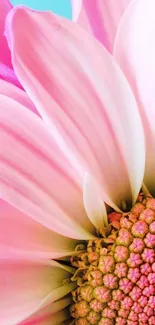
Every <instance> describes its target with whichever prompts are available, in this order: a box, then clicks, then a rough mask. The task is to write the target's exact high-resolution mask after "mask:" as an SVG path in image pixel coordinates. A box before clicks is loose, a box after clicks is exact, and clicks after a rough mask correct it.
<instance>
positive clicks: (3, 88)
mask: <svg viewBox="0 0 155 325" xmlns="http://www.w3.org/2000/svg"><path fill="white" fill-rule="evenodd" d="M0 94H1V95H5V96H8V97H10V98H12V99H15V100H17V102H19V103H21V104H22V105H24V106H26V107H27V108H28V109H30V110H31V111H33V112H34V113H36V114H37V115H38V111H37V110H36V108H35V106H34V105H33V103H32V101H31V100H30V98H29V97H28V96H27V94H26V92H25V91H24V90H22V89H19V88H18V87H16V86H15V85H12V84H11V83H9V82H7V81H4V80H1V79H0Z"/></svg>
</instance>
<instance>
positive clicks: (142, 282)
mask: <svg viewBox="0 0 155 325" xmlns="http://www.w3.org/2000/svg"><path fill="white" fill-rule="evenodd" d="M137 285H138V286H139V288H141V289H144V288H145V287H148V285H149V281H148V279H147V277H146V276H145V275H141V277H140V279H139V280H138V282H137Z"/></svg>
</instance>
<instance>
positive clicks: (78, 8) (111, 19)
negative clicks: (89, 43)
mask: <svg viewBox="0 0 155 325" xmlns="http://www.w3.org/2000/svg"><path fill="white" fill-rule="evenodd" d="M130 2H131V0H93V1H92V0H71V3H72V20H73V21H74V22H77V23H78V24H80V25H81V26H82V27H84V28H85V29H86V30H87V31H88V32H89V33H92V34H93V36H95V37H96V38H97V39H98V40H99V41H100V42H101V43H102V44H103V45H104V46H105V47H106V48H107V49H108V50H109V51H110V52H112V50H113V44H114V40H115V35H116V31H117V28H118V25H119V22H120V19H121V18H122V15H123V13H124V12H125V10H126V8H127V7H128V5H129V3H130Z"/></svg>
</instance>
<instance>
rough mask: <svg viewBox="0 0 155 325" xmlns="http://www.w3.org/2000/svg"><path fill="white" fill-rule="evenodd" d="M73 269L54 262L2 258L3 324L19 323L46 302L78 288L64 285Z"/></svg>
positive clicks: (0, 296)
mask: <svg viewBox="0 0 155 325" xmlns="http://www.w3.org/2000/svg"><path fill="white" fill-rule="evenodd" d="M70 276H71V273H70V269H69V268H67V267H63V266H61V265H60V264H59V263H57V262H54V261H46V262H41V261H40V262H34V261H33V262H28V261H19V260H16V261H14V260H11V259H10V260H8V259H4V260H3V259H0V301H1V303H0V320H1V324H5V325H17V324H18V323H19V322H21V321H23V320H24V319H26V318H27V317H28V316H31V315H32V314H33V313H35V312H36V311H37V310H38V309H39V308H41V307H42V306H44V305H45V304H46V303H50V302H51V303H52V302H53V301H56V300H58V299H60V298H62V297H63V296H64V295H65V294H67V293H69V292H70V291H71V290H73V289H74V287H75V283H73V282H72V283H70V284H67V285H66V284H63V280H64V279H65V278H68V277H70Z"/></svg>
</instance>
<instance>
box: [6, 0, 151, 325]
mask: <svg viewBox="0 0 155 325" xmlns="http://www.w3.org/2000/svg"><path fill="white" fill-rule="evenodd" d="M149 1H150V6H148V5H147V4H148V0H141V1H138V0H137V1H133V2H131V4H130V5H129V7H128V8H127V10H126V12H125V13H124V15H123V17H122V19H121V22H120V25H119V28H118V30H117V36H116V39H115V46H114V48H115V51H114V57H113V56H112V55H111V54H109V52H108V51H107V50H106V49H105V48H104V46H103V45H102V44H101V43H100V42H98V41H97V40H96V39H95V38H94V37H93V36H92V35H91V34H89V33H88V32H86V31H85V30H84V29H82V28H81V27H80V26H79V25H78V24H75V23H73V22H70V21H67V20H65V19H63V18H60V17H57V16H55V15H53V14H52V13H45V12H44V13H41V12H35V11H30V10H28V9H27V8H24V7H16V8H15V9H13V10H12V11H11V12H10V14H9V15H8V18H7V24H6V26H7V32H6V35H7V38H8V43H9V47H10V49H11V55H12V63H13V68H14V71H15V73H16V75H17V76H18V79H19V81H20V83H21V84H22V86H23V88H24V89H25V91H26V93H24V92H23V91H22V90H21V89H18V91H17V88H16V87H14V86H10V84H9V83H7V82H6V81H3V80H1V82H0V93H1V95H0V106H1V109H0V125H1V128H0V141H1V143H0V157H1V170H0V178H1V198H2V199H3V201H2V202H1V206H0V210H1V219H0V264H1V266H0V298H1V299H0V301H1V303H0V321H1V323H2V324H4V325H17V324H20V325H35V324H37V325H48V324H52V325H58V324H61V325H62V324H69V323H71V320H70V315H69V313H68V306H69V305H70V304H71V303H72V300H71V295H70V292H72V296H73V300H74V302H76V299H79V300H80V299H81V297H82V299H84V298H83V297H85V299H87V300H88V297H89V300H90V301H91V303H90V301H87V300H82V301H79V300H78V301H77V302H76V303H75V304H74V305H72V307H71V313H72V316H73V315H74V316H73V317H76V316H77V317H79V315H82V316H80V320H79V321H78V322H76V323H75V324H78V325H80V324H86V325H87V324H89V322H94V321H96V322H97V324H100V325H101V324H103V323H104V321H105V324H111V321H110V320H109V319H108V316H107V315H112V314H113V317H116V316H117V315H118V317H117V318H118V322H120V324H123V321H122V315H123V313H124V312H123V310H124V309H123V308H124V307H123V304H122V305H119V304H120V302H119V301H116V300H117V299H116V297H118V295H119V296H122V295H123V297H124V296H125V295H128V294H129V295H130V291H131V297H128V296H127V297H126V298H125V299H126V300H125V301H126V305H127V306H129V303H131V304H130V305H131V306H134V299H135V294H136V297H137V295H139V292H142V294H143V299H142V302H143V303H144V302H145V306H147V304H148V303H149V302H148V301H149V300H148V299H149V298H148V295H151V298H150V299H152V300H150V301H151V306H150V308H152V309H151V311H150V310H149V314H150V315H151V321H152V320H153V319H154V318H153V317H154V316H155V315H153V314H152V310H153V308H154V307H153V306H154V300H153V295H154V291H153V285H152V283H151V282H149V281H152V278H153V277H154V264H155V256H154V248H152V246H150V238H152V237H151V235H149V236H147V235H146V236H147V239H148V240H145V239H144V242H145V245H146V248H145V249H144V253H145V254H143V253H142V252H141V250H140V251H138V254H137V251H135V249H137V245H133V244H131V241H132V240H133V237H135V241H136V242H137V237H138V236H139V232H140V231H141V229H139V227H138V226H137V224H138V225H139V224H142V223H143V224H144V223H145V225H144V230H145V229H147V234H148V233H149V234H150V233H151V232H152V233H153V234H154V225H153V223H154V221H155V220H154V219H155V218H154V217H155V212H154V210H155V207H154V202H155V200H154V199H152V198H151V197H150V195H149V196H148V195H147V196H146V195H143V196H141V195H140V196H138V194H139V192H140V190H141V187H142V183H143V181H144V182H145V186H143V190H145V191H148V190H149V191H150V193H151V194H152V195H153V194H154V192H155V182H154V178H153V177H154V159H155V158H154V157H155V148H154V123H153V122H152V121H153V116H154V115H153V114H154V113H153V105H152V103H153V101H152V98H153V84H154V83H153V75H154V74H153V72H152V71H153V69H154V63H153V57H151V58H152V60H143V62H141V60H140V58H141V55H144V57H146V54H147V51H149V49H148V48H146V46H145V45H146V42H145V40H144V39H143V38H142V35H141V33H142V31H143V33H144V30H143V29H142V28H141V29H139V24H140V22H141V20H140V18H141V19H142V17H145V19H146V20H147V13H148V16H149V15H150V17H151V18H150V19H149V20H148V22H147V24H146V25H145V35H147V42H148V45H149V40H150V38H149V37H148V36H150V35H151V32H152V30H153V27H154V19H153V14H152V12H154V11H153V10H154V9H155V7H154V0H149ZM86 2H87V1H85V3H86ZM79 3H80V2H79ZM96 3H97V1H96ZM98 3H100V1H98ZM105 3H106V2H105ZM109 3H111V2H109ZM87 4H88V2H87ZM82 8H83V7H82ZM77 9H78V11H77V12H78V13H80V10H79V8H78V7H77ZM103 9H104V6H103ZM111 9H116V8H115V6H114V7H112V6H111ZM100 13H102V12H100ZM144 13H145V15H144ZM111 14H112V11H111ZM94 17H95V16H94ZM103 17H104V11H103ZM119 17H120V14H119V16H118V17H117V18H116V17H115V18H116V20H115V22H116V24H115V31H114V29H113V32H112V38H110V37H111V36H110V35H111V34H110V27H109V28H107V27H106V32H107V33H108V31H109V34H107V35H108V38H109V41H110V43H108V44H111V45H110V47H109V46H108V45H107V48H108V49H109V51H112V44H113V42H114V38H115V37H114V36H115V35H116V28H117V26H118V19H119ZM105 18H107V20H106V21H107V24H106V26H108V22H109V20H108V16H106V17H105ZM91 21H92V20H91ZM93 24H94V23H93ZM93 26H94V25H93ZM141 27H142V26H141ZM124 31H126V32H125V33H124ZM100 35H101V34H100ZM126 35H129V36H130V37H128V38H127V37H126ZM136 37H137V38H136ZM98 38H99V37H98ZM99 40H101V39H100V38H99ZM139 40H140V45H141V47H140V50H141V49H143V52H140V53H139V60H138V59H137V58H138V54H137V53H138V51H139V48H138V44H139V43H138V42H139ZM128 42H129V44H128ZM128 46H129V48H128ZM136 46H137V47H136ZM150 46H151V45H150ZM135 47H136V49H135ZM151 49H152V47H151ZM149 53H150V52H148V54H149ZM132 54H133V55H132ZM140 54H141V55H140ZM148 57H149V56H148ZM115 58H116V59H117V60H118V62H119V64H120V66H121V67H122V69H123V70H124V72H125V74H126V76H124V73H123V72H122V69H121V68H120V67H119V66H118V63H117V62H116V59H115ZM124 62H128V67H127V66H126V65H125V64H124ZM140 63H141V65H140ZM151 64H152V65H151ZM140 68H141V69H140ZM142 72H144V74H142ZM148 76H149V77H150V78H149V79H148V80H147V78H148ZM131 77H132V78H131ZM127 79H128V80H129V82H128V81H127ZM131 80H132V83H131ZM146 80H147V83H146V85H145V81H146ZM129 83H130V85H129ZM144 85H145V86H146V87H145V88H144ZM148 85H149V86H148ZM12 87H13V88H12ZM4 90H5V91H4ZM32 102H33V104H32ZM34 107H35V108H36V109H37V111H38V112H39V115H40V116H37V115H36V114H34V112H32V110H33V109H34ZM29 108H30V109H29ZM40 117H41V118H40ZM145 158H146V161H145ZM137 197H138V202H139V203H137V204H136V205H135V203H136V201H137ZM105 203H106V204H107V205H109V206H110V207H111V208H112V209H113V210H115V211H116V212H117V215H118V213H119V214H120V219H118V222H117V226H118V229H117V227H115V226H114V227H113V222H112V225H111V226H110V225H108V219H109V220H110V218H109V217H107V212H106V206H105ZM131 204H133V205H134V207H133V208H132V209H131V211H130V212H129V213H128V218H127V216H126V214H123V216H122V210H126V211H127V209H128V206H129V205H130V206H131ZM148 209H150V210H151V211H153V212H152V219H149V218H148V220H147V221H145V220H144V214H148ZM138 218H139V219H138ZM140 220H142V221H140ZM150 220H151V221H150ZM121 222H123V224H124V225H127V229H128V230H127V231H126V233H127V235H128V238H129V240H127V242H126V241H125V244H124V245H122V246H121V243H122V241H120V240H124V237H122V229H120V233H119V235H118V239H119V242H118V243H117V240H118V239H117V240H116V237H117V234H118V231H119V226H120V227H121ZM136 222H137V223H136ZM135 223H136V226H137V227H135V226H134V224H135ZM111 227H113V228H112V231H111ZM125 228H126V227H125ZM135 229H136V232H135ZM152 229H153V230H152ZM130 230H131V231H130ZM143 233H144V231H143ZM131 234H132V236H131ZM137 234H138V235H137ZM145 234H146V232H145ZM145 234H144V236H145ZM98 236H99V237H98ZM101 237H102V239H101ZM139 238H140V239H141V240H143V236H142V237H141V236H139ZM153 238H154V237H153ZM106 240H107V241H106ZM87 241H88V246H87V247H86V245H85V243H86V242H87ZM115 241H116V249H115ZM133 242H134V240H133ZM130 244H131V245H132V250H133V252H131V254H130V251H129V249H128V247H129V245H130ZM142 244H143V243H142ZM77 245H78V246H77ZM113 245H114V246H113ZM147 245H148V246H147ZM151 245H152V240H151ZM122 247H123V251H124V252H125V254H121V255H120V254H119V252H120V251H122ZM135 247H136V248H135ZM140 247H142V248H143V246H142V245H140ZM112 248H113V249H114V251H113V250H112ZM83 250H84V251H83ZM112 252H113V256H111V255H110V254H111V253H112ZM74 255H76V257H74ZM106 255H107V256H106ZM116 255H118V256H117V257H118V260H117V259H115V256H116ZM130 255H131V256H130ZM70 256H72V258H71V265H70V266H67V265H68V262H69V257H70ZM52 259H54V260H52ZM58 259H59V261H58ZM56 260H57V261H56ZM62 260H63V261H62ZM66 261H67V263H66ZM106 261H110V264H109V262H108V263H107V262H106ZM137 261H138V262H137ZM133 262H134V266H135V268H136V274H139V276H140V274H141V273H142V271H141V268H142V266H143V264H145V265H146V263H150V264H151V266H150V268H151V269H150V271H149V274H148V283H149V285H148V289H147V286H146V287H145V288H144V289H143V288H142V289H141V290H139V289H138V285H137V287H136V292H134V291H133V287H134V284H133V283H134V281H133V278H134V279H135V276H132V275H131V272H130V279H129V277H128V267H129V268H131V267H132V265H130V264H132V263H133ZM143 262H144V263H143ZM103 264H104V265H105V268H104V269H109V268H110V273H111V272H114V274H115V275H114V276H112V278H113V279H114V286H115V285H116V284H117V286H120V288H118V289H115V288H114V286H112V287H109V288H106V284H107V283H109V282H108V281H106V279H107V276H105V277H103V276H102V273H103V270H102V269H103V267H101V266H102V265H103ZM139 264H140V265H139ZM124 265H126V266H127V267H124ZM73 266H74V267H73ZM98 266H99V267H98ZM122 266H123V270H124V271H123V272H125V276H124V279H123V280H122V279H119V274H120V272H115V271H116V270H118V269H119V270H120V269H121V267H122ZM88 268H89V270H88V271H89V272H87V273H86V270H87V269H88ZM96 268H97V270H96ZM137 268H139V270H140V272H141V273H140V272H139V273H138V271H137ZM75 269H76V271H75ZM81 269H82V271H81ZM80 272H81V273H80ZM104 273H106V272H104ZM81 274H82V275H81ZM134 274H135V273H134ZM150 274H151V275H150ZM86 279H88V281H89V286H87V287H86V288H85V286H84V287H83V286H82V287H81V283H82V282H80V281H86ZM149 279H150V280H149ZM76 281H77V283H76ZM132 281H133V283H132ZM141 282H142V281H140V283H141ZM143 282H144V281H143ZM95 283H98V286H97V287H93V286H95ZM125 283H128V286H127V289H128V290H127V292H125V291H124V292H123V289H122V288H124V287H125ZM146 283H147V281H146ZM77 285H78V288H77V289H76V287H77ZM104 285H105V287H104ZM92 287H93V289H92ZM81 288H83V289H81ZM74 289H75V290H74ZM146 289H147V290H146ZM142 290H143V291H142ZM78 291H79V292H80V294H79V293H78ZM98 292H99V293H101V294H99V293H98ZM95 295H96V296H95ZM133 297H134V298H133ZM129 298H130V299H129ZM145 298H146V299H145ZM138 299H140V298H138ZM89 304H90V305H89ZM104 304H107V305H106V306H105V305H104ZM90 306H91V308H92V310H90ZM94 306H95V307H94ZM139 306H141V302H140V301H139ZM104 307H105V310H103V309H104ZM93 308H94V309H93ZM139 308H140V307H139ZM113 309H114V311H113V312H112V310H113ZM115 309H116V311H115ZM96 310H97V312H99V315H98V314H96ZM101 311H102V315H101ZM119 311H121V312H120V313H119ZM131 314H132V313H129V310H128V313H127V314H126V317H131ZM81 317H82V318H81ZM137 317H138V316H137ZM140 317H141V320H144V319H145V318H146V319H147V317H148V315H147V308H146V313H145V311H144V312H141V314H140ZM81 319H82V321H81ZM99 319H100V322H99ZM67 322H68V323H67ZM129 322H130V318H129Z"/></svg>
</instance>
